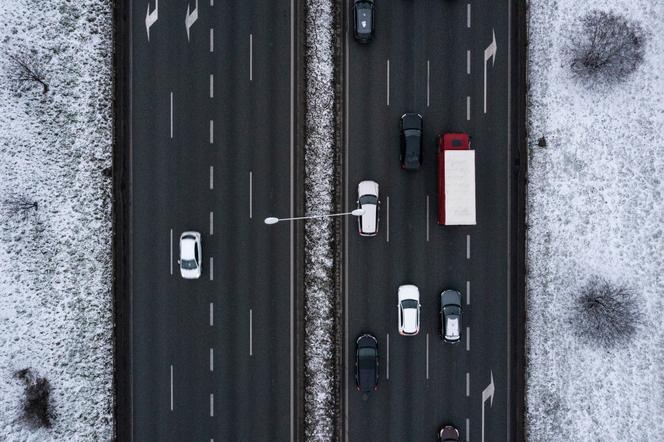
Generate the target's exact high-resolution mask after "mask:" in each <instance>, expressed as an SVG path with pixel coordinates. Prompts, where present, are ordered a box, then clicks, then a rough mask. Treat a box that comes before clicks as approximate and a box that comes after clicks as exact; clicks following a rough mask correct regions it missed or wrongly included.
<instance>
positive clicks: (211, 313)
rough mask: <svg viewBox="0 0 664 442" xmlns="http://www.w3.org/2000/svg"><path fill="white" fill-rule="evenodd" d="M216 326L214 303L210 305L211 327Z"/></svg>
mask: <svg viewBox="0 0 664 442" xmlns="http://www.w3.org/2000/svg"><path fill="white" fill-rule="evenodd" d="M212 326H214V303H213V302H211V303H210V327H212Z"/></svg>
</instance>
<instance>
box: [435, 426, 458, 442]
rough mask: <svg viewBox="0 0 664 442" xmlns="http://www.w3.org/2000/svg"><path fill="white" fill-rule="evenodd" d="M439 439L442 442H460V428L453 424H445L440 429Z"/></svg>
mask: <svg viewBox="0 0 664 442" xmlns="http://www.w3.org/2000/svg"><path fill="white" fill-rule="evenodd" d="M438 440H439V441H441V442H459V430H457V429H456V428H454V427H453V426H452V425H445V426H444V427H443V428H441V429H440V431H438Z"/></svg>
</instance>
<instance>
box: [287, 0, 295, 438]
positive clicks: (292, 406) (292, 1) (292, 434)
mask: <svg viewBox="0 0 664 442" xmlns="http://www.w3.org/2000/svg"><path fill="white" fill-rule="evenodd" d="M294 73H295V0H290V109H289V110H290V126H289V144H290V146H289V147H290V158H289V161H290V214H289V215H290V216H291V217H292V216H294V214H295V181H294V179H293V177H294V173H295V133H294V126H295V74H294ZM288 224H290V225H289V233H290V247H289V249H290V250H289V254H290V255H289V258H290V287H289V289H290V290H289V291H290V293H289V295H290V299H289V301H290V318H289V322H290V324H289V329H290V330H289V332H290V360H289V365H290V367H289V368H290V398H289V399H290V401H289V402H290V403H289V408H290V440H292V441H293V440H295V362H294V359H295V358H294V353H295V348H294V347H295V325H294V322H295V314H294V309H295V281H294V279H295V244H294V237H295V227H294V225H295V223H288Z"/></svg>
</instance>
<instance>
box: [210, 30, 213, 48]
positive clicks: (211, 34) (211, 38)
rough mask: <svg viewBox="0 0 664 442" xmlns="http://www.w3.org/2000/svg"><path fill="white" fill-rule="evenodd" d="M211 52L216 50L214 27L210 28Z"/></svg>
mask: <svg viewBox="0 0 664 442" xmlns="http://www.w3.org/2000/svg"><path fill="white" fill-rule="evenodd" d="M210 52H214V28H210Z"/></svg>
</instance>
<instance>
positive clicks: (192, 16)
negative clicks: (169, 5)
mask: <svg viewBox="0 0 664 442" xmlns="http://www.w3.org/2000/svg"><path fill="white" fill-rule="evenodd" d="M196 20H198V0H196V6H195V7H194V10H193V11H191V13H190V12H189V3H187V16H186V17H185V18H184V25H185V27H186V28H187V41H189V29H190V28H191V27H192V25H193V24H194V23H196Z"/></svg>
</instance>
